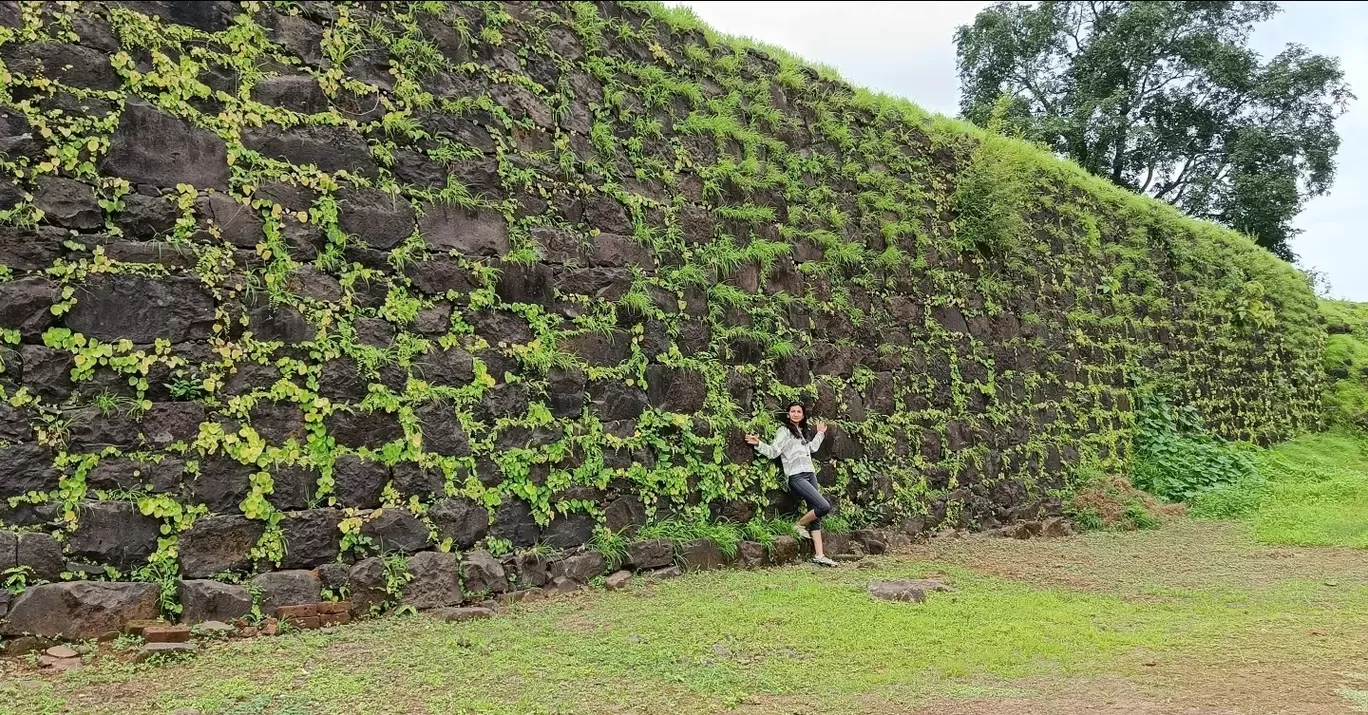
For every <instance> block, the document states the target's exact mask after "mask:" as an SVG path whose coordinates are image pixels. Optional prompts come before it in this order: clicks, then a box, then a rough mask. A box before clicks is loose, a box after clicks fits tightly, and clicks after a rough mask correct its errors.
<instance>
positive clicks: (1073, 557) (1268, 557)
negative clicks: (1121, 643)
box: [905, 518, 1368, 598]
mask: <svg viewBox="0 0 1368 715" xmlns="http://www.w3.org/2000/svg"><path fill="white" fill-rule="evenodd" d="M905 555H906V556H910V557H912V558H916V559H918V560H925V561H935V562H938V563H947V564H954V565H957V566H962V567H965V568H969V569H973V570H975V571H980V572H983V573H989V574H992V575H995V576H1001V577H1003V578H1009V579H1013V580H1020V581H1026V582H1028V583H1031V584H1033V585H1040V586H1054V587H1061V588H1068V589H1076V590H1087V591H1093V592H1098V591H1101V592H1108V593H1114V594H1116V595H1118V596H1122V597H1131V598H1143V597H1147V596H1152V595H1153V594H1155V593H1157V592H1161V591H1163V590H1165V589H1211V588H1213V587H1216V588H1237V589H1248V590H1252V591H1264V590H1268V589H1272V588H1277V587H1279V586H1282V585H1284V584H1286V583H1288V582H1290V581H1294V580H1300V581H1306V580H1319V581H1320V582H1322V583H1326V584H1333V585H1334V587H1345V588H1353V587H1358V586H1368V569H1366V568H1364V565H1363V564H1364V562H1365V559H1366V558H1368V554H1365V552H1364V551H1362V550H1360V549H1347V548H1298V547H1286V546H1283V547H1264V546H1259V545H1258V544H1255V543H1254V542H1253V540H1252V539H1251V538H1250V536H1249V528H1248V527H1246V526H1244V525H1242V524H1236V523H1231V522H1225V521H1205V520H1197V519H1187V518H1180V519H1175V520H1173V521H1172V522H1170V523H1168V524H1166V525H1165V526H1164V528H1162V529H1156V530H1152V531H1143V532H1130V533H1114V532H1094V533H1088V534H1083V535H1080V536H1076V537H1070V538H1063V539H1030V540H1028V541H1022V540H1018V539H1004V538H994V537H989V536H984V535H971V536H968V537H965V538H962V539H940V538H938V539H932V540H931V541H930V543H927V544H918V545H916V546H914V547H913V548H912V549H911V550H910V551H908V552H906V553H905Z"/></svg>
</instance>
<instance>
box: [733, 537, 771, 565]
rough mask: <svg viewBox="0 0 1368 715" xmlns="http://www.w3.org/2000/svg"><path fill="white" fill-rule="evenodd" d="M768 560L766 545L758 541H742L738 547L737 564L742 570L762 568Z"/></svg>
mask: <svg viewBox="0 0 1368 715" xmlns="http://www.w3.org/2000/svg"><path fill="white" fill-rule="evenodd" d="M768 560H769V554H767V553H766V552H765V545H764V544H762V543H760V542H758V541H742V542H741V543H739V544H737V545H736V563H737V564H738V565H740V566H741V567H742V568H747V569H754V568H760V567H761V566H764V565H765V563H766V562H767V561H768Z"/></svg>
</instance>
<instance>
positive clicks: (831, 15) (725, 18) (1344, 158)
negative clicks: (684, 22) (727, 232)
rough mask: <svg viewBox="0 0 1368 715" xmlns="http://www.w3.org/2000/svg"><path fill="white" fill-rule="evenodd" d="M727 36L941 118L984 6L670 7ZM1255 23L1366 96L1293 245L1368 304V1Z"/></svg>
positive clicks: (1265, 35)
mask: <svg viewBox="0 0 1368 715" xmlns="http://www.w3.org/2000/svg"><path fill="white" fill-rule="evenodd" d="M670 4H673V5H687V6H689V7H692V8H693V9H694V11H695V12H697V13H698V15H699V17H701V18H702V19H703V21H704V22H706V23H708V24H709V25H711V26H712V27H713V28H714V29H717V30H719V31H721V32H725V33H727V34H731V35H744V36H749V37H753V38H755V39H757V40H760V41H763V42H768V43H771V44H775V45H779V46H781V47H784V48H786V49H788V50H789V51H791V52H793V53H795V54H797V55H799V56H801V57H803V58H805V59H808V60H811V61H814V62H820V63H822V64H826V65H830V66H832V67H834V68H836V69H837V70H838V71H840V73H841V74H842V75H843V76H844V77H845V78H846V79H847V80H849V81H850V82H852V83H854V84H857V85H862V86H865V87H868V88H870V89H874V90H879V91H882V92H887V93H889V94H895V95H899V96H903V97H906V98H908V99H910V100H912V101H913V102H915V103H916V104H918V105H919V106H921V107H923V108H925V109H927V110H930V111H933V112H940V113H942V114H947V115H952V116H953V115H954V114H956V113H957V112H958V110H959V80H958V79H957V78H956V75H955V42H954V32H955V28H956V27H957V26H959V25H963V24H968V23H970V22H972V21H973V18H974V15H975V14H976V13H977V12H978V11H979V10H980V9H982V8H983V7H985V6H987V5H988V4H989V3H986V2H849V1H848V2H840V3H837V2H782V3H780V2H715V1H705V2H690V1H687V0H686V1H683V2H672V3H670ZM1282 7H1283V12H1282V13H1281V14H1279V15H1277V16H1275V17H1274V18H1273V19H1272V20H1270V21H1269V22H1267V23H1264V24H1263V25H1260V26H1259V29H1258V30H1257V31H1256V33H1255V35H1254V45H1255V48H1256V49H1257V50H1259V51H1260V52H1261V53H1263V54H1264V56H1265V57H1271V56H1272V55H1274V54H1276V53H1277V52H1278V51H1280V50H1281V49H1282V48H1283V46H1284V45H1286V44H1287V43H1289V42H1296V43H1300V44H1303V45H1306V46H1307V47H1308V48H1310V49H1311V51H1312V52H1316V53H1319V54H1327V55H1332V56H1337V57H1339V58H1340V61H1341V64H1342V67H1343V68H1344V70H1345V75H1346V79H1347V81H1348V82H1349V84H1350V86H1351V87H1353V88H1354V89H1355V91H1356V93H1357V94H1358V95H1359V96H1360V97H1362V98H1363V99H1362V100H1360V101H1359V102H1356V103H1354V104H1352V105H1350V110H1349V113H1348V114H1347V115H1345V116H1344V117H1341V118H1340V120H1339V133H1340V137H1341V139H1342V142H1343V143H1342V144H1341V146H1340V153H1339V159H1338V165H1339V173H1338V175H1337V179H1336V181H1335V185H1334V187H1333V188H1332V189H1331V192H1330V194H1329V195H1328V196H1322V197H1320V198H1318V199H1315V200H1313V201H1311V202H1310V203H1309V204H1308V205H1307V207H1306V209H1305V211H1303V212H1302V214H1301V215H1300V216H1299V217H1298V218H1297V221H1296V225H1297V227H1298V228H1301V229H1302V230H1303V233H1302V234H1301V236H1299V237H1298V238H1297V239H1296V240H1295V241H1294V242H1293V244H1292V249H1293V250H1294V251H1296V252H1297V253H1298V254H1299V255H1300V256H1301V262H1302V264H1303V265H1304V266H1306V267H1309V268H1314V269H1317V270H1320V271H1324V272H1325V273H1326V274H1328V276H1329V280H1330V284H1331V289H1330V293H1331V295H1332V296H1334V297H1339V298H1350V299H1353V300H1365V301H1368V242H1365V241H1364V240H1362V237H1363V235H1364V233H1365V230H1364V228H1363V221H1361V220H1360V221H1355V220H1354V219H1355V218H1356V216H1355V214H1356V213H1362V211H1363V209H1362V208H1361V207H1356V206H1355V203H1356V202H1357V203H1359V204H1362V203H1363V202H1364V201H1365V200H1368V195H1365V194H1368V43H1363V42H1357V43H1356V42H1355V41H1354V39H1353V38H1354V37H1360V38H1362V37H1365V36H1368V3H1355V2H1304V3H1283V4H1282Z"/></svg>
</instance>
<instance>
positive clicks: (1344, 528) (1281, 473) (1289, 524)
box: [1194, 430, 1368, 548]
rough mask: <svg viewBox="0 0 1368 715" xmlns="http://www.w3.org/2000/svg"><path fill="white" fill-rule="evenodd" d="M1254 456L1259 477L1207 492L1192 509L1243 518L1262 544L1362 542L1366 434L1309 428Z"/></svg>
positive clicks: (1367, 514)
mask: <svg viewBox="0 0 1368 715" xmlns="http://www.w3.org/2000/svg"><path fill="white" fill-rule="evenodd" d="M1258 462H1259V474H1260V477H1261V481H1260V482H1259V483H1253V484H1239V485H1235V486H1233V487H1230V488H1227V489H1222V490H1219V491H1217V492H1214V493H1211V494H1208V495H1206V496H1204V497H1203V498H1200V499H1198V501H1197V504H1196V505H1195V510H1194V511H1195V513H1197V514H1198V515H1207V516H1216V517H1234V518H1239V519H1243V520H1246V521H1248V522H1249V523H1250V524H1252V525H1253V527H1254V533H1255V534H1256V535H1257V538H1258V540H1259V541H1260V542H1261V543H1265V544H1287V545H1295V546H1348V547H1354V548H1365V547H1368V438H1365V437H1364V436H1363V435H1362V434H1359V433H1355V432H1350V431H1346V430H1334V431H1330V432H1323V433H1318V434H1309V435H1305V436H1303V437H1300V438H1298V439H1295V440H1292V441H1290V442H1287V443H1285V444H1282V445H1279V446H1278V447H1276V448H1273V449H1270V450H1268V451H1266V452H1265V453H1263V454H1261V455H1260V456H1259V458H1258Z"/></svg>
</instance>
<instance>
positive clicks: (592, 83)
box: [0, 1, 1321, 611]
mask: <svg viewBox="0 0 1368 715" xmlns="http://www.w3.org/2000/svg"><path fill="white" fill-rule="evenodd" d="M0 61H2V62H3V69H2V70H0V221H2V222H3V228H0V337H2V338H3V339H0V365H3V371H0V396H2V397H3V398H4V400H3V401H0V522H3V524H4V525H5V526H6V527H8V528H10V529H17V530H18V531H19V533H18V534H17V536H11V535H10V534H8V533H7V534H0V547H3V548H0V570H5V569H12V568H14V567H15V566H16V565H20V566H22V567H26V568H21V569H20V570H19V571H20V572H22V573H21V575H22V577H23V578H24V579H25V580H27V582H28V583H31V584H32V583H39V582H42V581H58V580H80V579H86V580H91V579H95V580H99V579H110V578H112V579H114V580H134V581H153V582H156V583H159V584H161V589H160V592H159V597H160V600H161V606H162V607H163V608H166V609H170V610H173V611H174V610H175V609H176V608H178V607H179V606H178V605H177V604H178V601H179V598H180V596H179V595H178V594H179V593H181V592H182V591H184V589H185V588H186V587H185V586H183V585H178V583H179V582H180V581H181V580H185V581H187V582H200V581H202V580H204V579H212V578H217V579H220V580H225V581H238V580H241V579H246V578H250V577H253V576H254V575H256V574H261V573H266V572H271V571H275V570H283V571H287V572H290V573H300V572H304V571H309V570H314V569H317V571H309V572H311V573H313V574H314V576H313V579H314V580H315V581H318V582H319V583H323V579H325V578H327V572H328V570H329V569H331V571H332V572H333V576H334V577H338V578H341V577H340V576H339V574H341V573H342V572H343V571H347V570H351V569H354V568H355V567H354V566H349V564H354V563H357V562H363V561H362V560H363V559H366V558H368V557H375V556H376V555H379V554H398V555H411V554H415V553H427V552H433V553H454V554H461V553H465V552H468V551H471V550H477V551H478V553H482V554H483V553H491V552H492V553H494V554H498V555H504V554H512V553H525V550H527V549H529V548H531V547H533V546H535V545H538V544H543V545H546V546H549V547H551V548H552V549H560V550H566V551H569V550H574V549H577V548H580V547H581V546H582V545H584V544H585V543H586V542H587V541H590V540H591V539H592V538H593V537H594V535H595V533H596V531H597V532H598V533H599V534H600V536H599V538H600V540H605V539H606V536H604V534H607V533H609V532H611V533H615V534H621V533H629V534H630V533H632V530H633V529H635V528H637V527H639V526H641V525H643V524H646V523H647V522H648V521H658V520H661V519H666V518H671V519H675V520H682V521H689V522H692V521H698V520H701V519H705V518H706V519H727V520H730V521H732V522H735V523H745V522H747V521H749V520H751V519H752V518H753V517H755V516H756V515H757V514H760V515H763V514H765V513H773V512H775V511H779V512H782V511H786V510H789V509H790V508H791V505H790V504H789V503H787V501H786V497H785V495H784V493H783V492H782V491H779V490H778V489H777V487H778V479H777V477H778V474H777V471H776V469H775V468H774V466H773V465H772V464H769V463H762V462H755V461H753V460H752V451H751V450H750V448H749V447H747V446H746V445H745V443H744V441H743V435H744V433H745V432H746V431H764V432H766V433H767V434H768V433H770V432H771V431H772V430H773V428H774V424H775V423H774V413H775V412H776V411H778V410H779V409H781V408H782V407H783V405H784V404H785V403H786V402H787V401H789V400H792V399H801V400H803V401H805V402H807V403H808V404H810V405H811V406H812V413H813V414H814V415H815V416H817V417H820V418H822V419H825V420H827V421H829V422H830V423H831V424H832V425H833V426H832V430H831V433H830V435H831V439H829V440H828V442H827V444H826V445H825V446H824V447H823V449H822V450H821V452H820V453H819V454H818V458H819V459H818V462H819V466H820V475H819V478H820V480H821V482H822V483H823V484H824V485H825V488H826V489H827V491H828V492H829V493H830V494H831V495H832V496H833V498H834V499H835V500H836V501H837V502H838V503H839V505H840V508H839V510H838V514H839V515H840V519H841V520H844V521H845V522H846V524H847V525H849V526H862V525H867V524H895V523H896V524H901V525H902V526H904V527H905V528H906V529H907V530H911V531H915V530H917V529H919V528H934V527H936V526H938V525H941V524H952V525H960V526H973V527H985V528H987V527H993V526H995V525H997V524H998V523H1001V522H1005V521H1010V520H1012V519H1015V518H1018V517H1021V516H1024V515H1033V514H1035V513H1036V512H1037V511H1038V510H1039V508H1040V505H1041V501H1040V500H1041V497H1042V495H1043V494H1044V490H1045V489H1047V488H1049V487H1053V486H1058V485H1060V484H1061V483H1062V482H1063V480H1064V479H1065V478H1066V477H1067V476H1068V475H1069V474H1070V473H1072V471H1073V470H1075V469H1076V468H1077V467H1078V466H1079V465H1082V464H1090V465H1097V466H1099V467H1101V468H1104V469H1124V466H1125V463H1126V458H1127V454H1128V449H1129V431H1130V428H1131V426H1132V424H1133V421H1134V416H1133V415H1134V412H1133V405H1134V403H1135V400H1136V392H1135V390H1136V388H1137V386H1138V385H1141V384H1145V385H1151V384H1153V385H1159V386H1162V387H1163V388H1164V389H1166V390H1167V391H1169V392H1170V393H1172V394H1173V395H1174V396H1175V397H1176V398H1177V399H1179V400H1181V401H1184V402H1188V403H1192V404H1196V405H1198V406H1199V408H1200V409H1201V411H1202V413H1203V414H1204V415H1205V416H1206V417H1207V419H1208V421H1209V423H1210V425H1211V426H1212V428H1213V429H1215V430H1217V431H1219V432H1221V433H1223V434H1226V435H1227V436H1232V437H1237V438H1243V439H1250V440H1254V441H1260V442H1266V441H1270V440H1273V439H1277V438H1279V437H1281V436H1282V435H1285V434H1287V433H1289V432H1290V431H1293V430H1295V429H1297V428H1299V427H1300V426H1302V425H1303V424H1305V423H1307V421H1308V420H1311V419H1314V414H1315V413H1316V405H1315V399H1316V398H1315V395H1317V394H1318V389H1317V387H1318V381H1319V380H1320V376H1319V370H1318V367H1317V366H1318V363H1319V354H1320V351H1321V343H1320V337H1319V333H1318V332H1317V331H1316V328H1315V323H1314V301H1313V298H1312V294H1311V292H1310V290H1309V289H1308V288H1307V286H1306V282H1305V280H1304V279H1303V278H1302V277H1301V276H1300V275H1299V274H1297V273H1296V272H1294V271H1293V270H1292V269H1291V268H1289V267H1288V266H1286V265H1285V264H1282V263H1279V262H1277V261H1276V260H1274V259H1272V258H1271V257H1269V256H1267V255H1266V254H1264V253H1263V252H1261V251H1260V250H1258V249H1257V248H1256V247H1254V246H1253V244H1252V243H1250V242H1249V241H1247V240H1245V239H1244V238H1241V237H1238V236H1234V235H1233V234H1230V233H1228V232H1225V231H1223V230H1220V229H1217V228H1215V227H1212V226H1209V225H1205V224H1198V223H1194V222H1190V221H1187V220H1185V219H1181V218H1179V217H1178V216H1177V215H1176V214H1174V213H1173V212H1172V211H1171V210H1169V209H1167V208H1166V207H1162V206H1158V205H1155V204H1152V203H1150V202H1147V201H1145V200H1142V199H1138V198H1136V197H1132V196H1129V195H1126V194H1124V193H1122V192H1120V191H1118V190H1115V189H1111V188H1109V187H1107V186H1106V185H1104V184H1103V183H1102V182H1099V181H1096V180H1093V179H1091V178H1090V177H1087V176H1084V175H1083V174H1081V173H1080V172H1079V171H1078V170H1077V169H1076V168H1072V167H1070V166H1066V165H1063V164H1061V163H1059V162H1056V161H1055V160H1053V159H1052V158H1050V157H1048V156H1046V155H1044V154H1041V153H1039V152H1036V151H1035V150H1033V149H1031V148H1028V147H1025V146H1023V145H1019V144H1017V143H1015V142H1011V141H1008V140H1005V139H1001V138H994V137H991V136H987V135H985V134H983V133H982V132H980V131H978V130H975V129H973V128H971V127H967V126H962V125H958V124H955V123H953V122H949V121H948V120H944V119H939V118H930V117H927V116H925V115H924V114H922V113H921V112H920V111H919V110H917V109H916V108H915V107H912V106H911V105H908V104H906V103H902V102H898V101H893V100H889V99H886V98H879V97H873V96H870V95H868V94H867V93H863V92H859V91H856V90H853V89H852V88H850V87H849V86H847V85H845V84H844V83H842V82H841V81H840V80H839V79H838V78H835V77H832V76H829V75H828V74H826V73H823V72H819V71H817V70H814V69H811V68H809V67H806V66H804V65H802V64H801V63H799V62H798V61H796V60H794V59H793V58H790V57H787V56H783V55H782V54H781V53H778V52H774V53H766V52H762V51H759V50H756V49H753V48H747V47H745V46H743V45H740V44H737V43H735V42H732V41H730V40H726V39H724V38H720V37H716V36H714V35H713V34H712V33H711V32H710V31H708V30H706V29H705V28H701V27H699V26H697V24H696V23H695V22H694V21H693V20H691V18H689V17H688V16H686V15H681V14H679V13H677V12H674V11H667V10H664V9H662V8H660V7H657V6H653V5H638V4H632V3H628V4H612V3H584V2H581V3H556V4H545V3H543V4H536V3H507V4H500V3H416V4H405V3H378V2H363V3H351V4H336V5H334V4H328V3H314V2H299V3H289V4H285V5H282V7H281V8H279V9H273V5H272V4H270V3H245V4H239V3H230V2H108V3H68V4H64V5H57V4H41V5H39V4H24V5H23V6H20V5H19V4H17V3H15V2H11V1H5V2H0ZM4 539H9V541H4ZM609 540H610V539H609ZM6 543H12V544H14V546H13V547H5V546H4V544H6ZM600 545H601V544H600ZM542 551H545V549H543V550H542ZM409 558H410V559H412V558H416V557H413V556H409ZM436 558H437V557H435V556H434V557H431V558H429V557H426V556H425V557H422V558H421V559H420V560H423V561H424V563H425V564H426V563H427V561H429V560H432V559H436ZM363 563H367V564H370V566H367V568H370V569H372V570H374V569H375V568H380V566H376V565H375V564H377V563H379V564H381V565H382V566H383V564H385V563H388V562H385V561H383V560H382V559H376V560H373V561H364V562H363ZM452 563H455V562H454V561H453V562H452ZM428 566H432V564H428ZM447 566H450V564H448V565H447ZM438 567H441V568H445V567H443V566H442V565H441V564H438V565H437V566H435V567H433V568H438ZM400 570H402V569H400ZM438 570H441V569H440V568H438ZM319 574H323V576H321V577H320V576H319ZM334 580H335V581H336V579H334ZM310 583H313V582H312V581H311V582H310ZM345 583H346V579H345V578H341V580H340V581H337V582H336V583H333V585H334V586H338V587H340V586H341V585H344V584H345ZM192 588H193V586H192ZM309 588H313V586H312V585H311V586H309ZM319 588H322V586H319Z"/></svg>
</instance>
